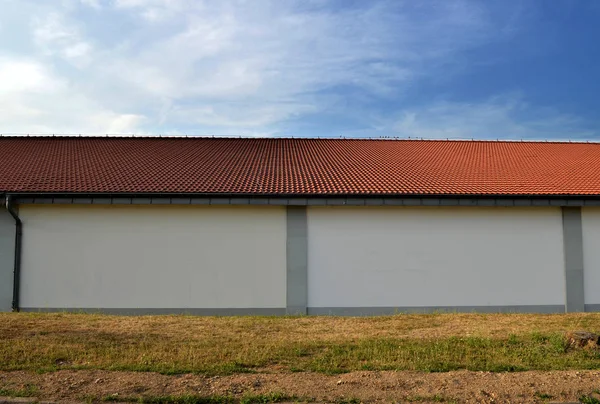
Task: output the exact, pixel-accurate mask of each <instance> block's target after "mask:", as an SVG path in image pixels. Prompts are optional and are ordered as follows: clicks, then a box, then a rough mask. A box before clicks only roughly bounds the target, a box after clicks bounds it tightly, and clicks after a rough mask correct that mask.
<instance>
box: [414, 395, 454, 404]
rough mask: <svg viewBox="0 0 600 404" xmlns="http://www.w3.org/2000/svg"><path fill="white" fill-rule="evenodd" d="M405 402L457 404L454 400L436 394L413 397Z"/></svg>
mask: <svg viewBox="0 0 600 404" xmlns="http://www.w3.org/2000/svg"><path fill="white" fill-rule="evenodd" d="M405 400H406V401H408V402H410V403H420V402H430V403H449V404H453V403H456V402H457V401H456V400H455V399H453V398H448V397H444V396H441V395H439V394H436V395H433V396H411V397H407V398H405Z"/></svg>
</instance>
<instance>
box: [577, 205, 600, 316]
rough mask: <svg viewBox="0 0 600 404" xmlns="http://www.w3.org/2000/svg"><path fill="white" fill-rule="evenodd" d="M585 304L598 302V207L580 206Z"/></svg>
mask: <svg viewBox="0 0 600 404" xmlns="http://www.w3.org/2000/svg"><path fill="white" fill-rule="evenodd" d="M581 222H582V232H583V282H584V286H583V292H584V296H585V304H600V208H582V209H581Z"/></svg>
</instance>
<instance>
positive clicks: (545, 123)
mask: <svg viewBox="0 0 600 404" xmlns="http://www.w3.org/2000/svg"><path fill="white" fill-rule="evenodd" d="M378 131H380V132H387V133H389V134H396V135H398V136H401V137H418V138H430V139H445V138H450V139H471V138H474V139H481V138H488V139H562V140H569V139H578V138H586V137H591V136H594V135H598V133H595V132H594V131H592V130H589V129H587V128H586V126H585V122H584V121H583V120H582V119H580V118H578V117H576V116H573V115H569V114H565V113H560V112H559V111H556V110H554V109H552V108H540V107H535V106H533V105H530V104H529V103H527V102H526V101H525V100H524V99H523V97H522V96H521V95H519V94H507V95H503V96H497V97H493V98H491V99H489V100H486V101H484V102H481V103H467V102H465V103H461V102H448V101H440V102H436V103H433V104H431V105H427V106H424V107H421V108H413V109H408V110H405V111H403V112H402V113H401V114H400V116H399V118H398V119H397V120H395V121H393V122H391V123H389V124H384V125H382V126H380V127H379V128H378Z"/></svg>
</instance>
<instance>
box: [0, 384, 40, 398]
mask: <svg viewBox="0 0 600 404" xmlns="http://www.w3.org/2000/svg"><path fill="white" fill-rule="evenodd" d="M38 394H39V389H38V387H37V386H35V385H33V384H28V385H26V386H25V387H24V388H22V389H13V388H8V387H3V388H0V397H36V396H37V395H38Z"/></svg>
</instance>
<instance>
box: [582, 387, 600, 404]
mask: <svg viewBox="0 0 600 404" xmlns="http://www.w3.org/2000/svg"><path fill="white" fill-rule="evenodd" d="M592 394H594V395H584V396H581V397H580V398H579V401H581V403H582V404H600V399H598V398H597V397H598V395H600V390H595V391H594V392H593V393H592Z"/></svg>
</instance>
